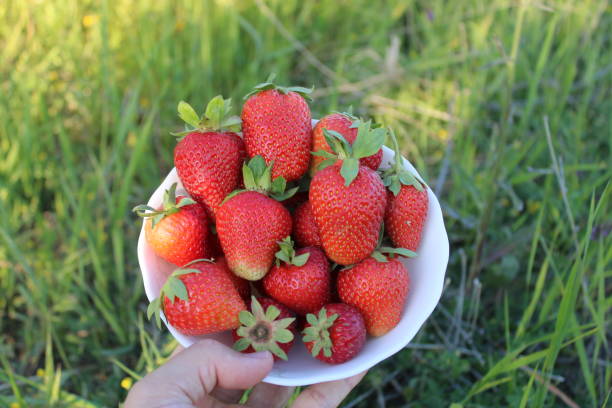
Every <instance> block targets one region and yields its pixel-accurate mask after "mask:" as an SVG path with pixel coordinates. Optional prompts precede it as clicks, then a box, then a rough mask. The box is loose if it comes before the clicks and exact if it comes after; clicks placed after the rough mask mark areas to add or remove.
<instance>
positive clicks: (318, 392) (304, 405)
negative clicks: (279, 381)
mask: <svg viewBox="0 0 612 408" xmlns="http://www.w3.org/2000/svg"><path fill="white" fill-rule="evenodd" d="M366 373H367V371H364V372H362V373H359V374H357V375H355V376H353V377H349V378H345V379H344V380H338V381H330V382H325V383H321V384H314V385H311V386H310V387H308V388H307V389H306V390H305V391H303V392H302V393H301V394H300V396H299V397H297V399H296V400H295V402H294V403H293V405H292V406H291V408H309V407H318V408H335V407H337V406H338V405H340V403H341V402H342V400H343V399H344V398H345V397H346V396H347V395H348V393H349V392H351V390H352V389H353V388H354V387H355V386H356V385H357V384H359V381H361V379H362V378H363V376H364V375H366Z"/></svg>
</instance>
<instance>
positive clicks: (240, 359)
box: [217, 351, 274, 389]
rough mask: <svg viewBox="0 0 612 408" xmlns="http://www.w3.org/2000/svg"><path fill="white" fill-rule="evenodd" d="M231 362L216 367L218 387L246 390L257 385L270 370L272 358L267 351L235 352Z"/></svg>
mask: <svg viewBox="0 0 612 408" xmlns="http://www.w3.org/2000/svg"><path fill="white" fill-rule="evenodd" d="M231 360H232V362H231V363H230V362H229V361H225V362H224V363H222V364H218V365H217V374H218V377H217V378H218V382H219V385H220V386H222V387H224V388H230V389H237V388H240V389H246V388H249V387H252V386H254V385H255V384H258V383H260V382H261V380H263V379H264V378H265V377H266V375H268V373H269V372H270V370H272V366H273V365H274V358H273V357H272V354H271V353H270V352H269V351H260V352H257V353H238V352H235V354H234V358H232V359H231Z"/></svg>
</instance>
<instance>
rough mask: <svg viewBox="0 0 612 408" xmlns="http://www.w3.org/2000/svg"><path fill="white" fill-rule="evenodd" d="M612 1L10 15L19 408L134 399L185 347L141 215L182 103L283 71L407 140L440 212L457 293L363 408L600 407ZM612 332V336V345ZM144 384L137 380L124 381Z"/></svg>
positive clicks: (57, 5) (11, 304) (1, 210)
mask: <svg viewBox="0 0 612 408" xmlns="http://www.w3.org/2000/svg"><path fill="white" fill-rule="evenodd" d="M611 14H612V9H611V7H610V6H609V4H608V3H607V2H606V1H603V0H599V1H591V0H580V1H552V0H551V1H544V2H540V1H508V0H491V1H487V2H481V1H477V0H473V1H471V0H470V1H451V2H448V1H443V0H427V1H425V0H422V1H421V0H413V1H410V0H406V1H400V0H394V1H385V2H372V1H365V0H350V1H349V0H339V1H333V2H332V1H326V2H322V1H321V2H303V1H297V0H282V1H281V0H265V1H264V0H257V1H255V2H250V1H240V0H217V1H213V0H199V1H184V2H174V1H170V0H157V1H148V0H105V1H90V0H84V1H77V0H64V1H42V0H39V1H29V0H28V1H26V0H22V1H10V0H9V1H8V2H7V1H3V2H1V3H0V157H1V159H0V243H1V244H0V293H1V296H0V329H1V331H0V363H1V364H0V406H10V407H18V406H19V407H30V406H34V407H35V406H41V407H48V406H82V407H94V406H116V405H117V403H118V402H119V401H121V400H122V399H123V398H124V397H125V395H126V392H127V391H126V390H125V389H124V388H122V386H121V384H123V385H124V386H126V388H127V386H128V385H129V380H125V378H134V379H137V378H138V377H139V376H140V375H143V374H145V373H146V372H147V371H150V370H152V369H154V368H155V367H156V366H157V365H159V364H160V363H161V362H163V360H164V358H165V357H166V356H167V355H168V353H169V352H170V351H171V350H172V349H173V347H174V346H175V343H174V342H173V341H172V340H171V339H170V336H169V335H168V334H167V332H160V331H159V330H156V329H155V328H154V327H153V326H152V325H151V324H150V323H149V322H147V321H146V319H143V316H144V313H143V312H144V310H145V306H146V302H145V296H144V292H143V288H142V282H141V278H140V274H139V270H138V265H137V261H136V256H135V250H136V237H137V233H138V230H139V223H140V221H139V220H137V219H136V217H134V216H133V215H132V214H131V213H130V211H129V210H130V209H131V208H132V206H134V205H135V204H138V203H141V202H142V201H143V200H145V199H146V197H148V196H149V194H150V193H151V191H152V190H153V189H154V187H155V186H156V185H157V184H158V183H159V181H160V180H161V178H162V177H163V175H165V174H166V172H167V171H168V170H169V169H170V168H171V166H172V151H173V146H174V144H175V141H174V138H172V137H171V136H170V135H169V134H168V132H169V131H171V130H175V129H177V128H179V126H180V122H179V120H178V118H177V116H176V114H175V112H176V104H177V102H178V101H179V100H181V99H185V100H188V101H190V102H191V103H192V104H193V105H194V106H199V107H201V106H202V105H203V103H204V102H205V101H207V100H208V99H209V98H211V97H212V96H214V95H216V94H218V93H223V94H224V95H225V96H232V97H234V98H235V100H236V101H239V100H240V97H241V96H242V95H243V94H245V93H246V92H247V90H248V89H249V88H250V87H251V86H252V85H253V84H255V83H257V82H259V81H261V80H262V79H264V78H265V77H266V76H267V74H268V73H269V72H271V71H275V72H278V73H279V77H280V79H281V80H282V81H284V82H291V83H297V84H301V85H305V86H310V85H312V84H315V85H316V87H317V91H316V94H315V96H316V100H315V102H314V103H313V104H312V109H313V114H314V115H315V116H319V115H323V114H325V113H326V112H329V111H330V110H335V109H344V108H345V107H347V106H348V105H353V106H354V107H357V110H358V111H359V113H361V114H364V115H369V116H372V117H374V118H376V119H377V120H380V121H382V122H383V123H385V124H386V125H389V126H393V127H394V128H395V129H396V132H397V133H398V134H399V135H400V136H401V138H402V148H403V151H404V153H405V155H406V157H408V158H409V159H410V160H411V161H412V162H413V163H414V164H415V166H416V167H417V168H418V169H419V170H420V171H421V174H422V175H423V176H424V177H425V178H426V180H427V181H428V183H429V184H430V186H432V188H434V189H435V191H436V193H437V195H438V197H439V198H440V200H441V203H442V206H443V210H444V214H445V219H446V225H447V229H448V231H449V236H450V240H451V259H450V264H449V268H448V272H447V282H446V288H445V292H444V295H443V298H442V301H441V303H440V305H439V307H438V308H437V310H436V311H435V313H434V314H433V316H432V318H431V319H430V320H429V321H428V323H427V324H426V325H425V327H424V328H423V329H422V330H421V331H420V333H419V335H418V336H417V337H416V339H415V340H414V341H413V342H412V344H410V345H409V346H408V347H407V348H406V349H405V350H404V351H402V352H401V353H399V354H398V355H396V356H395V357H394V358H392V359H389V360H388V361H385V362H384V363H383V364H381V365H379V366H377V367H376V368H374V369H372V370H371V371H370V373H369V375H368V376H367V377H366V379H365V380H364V381H363V383H362V384H361V385H360V386H359V387H358V388H356V389H355V390H354V391H353V393H352V394H351V395H350V396H349V398H348V399H347V401H346V406H350V407H372V406H380V407H384V406H387V407H397V406H410V407H421V406H422V407H438V406H440V407H447V406H449V405H451V404H452V403H455V405H452V406H453V408H457V407H460V406H461V405H463V406H465V407H492V406H513V407H518V406H520V407H550V406H570V407H576V406H582V407H600V406H605V405H606V401H608V403H609V398H610V388H611V376H612V365H611V362H610V361H611V358H610V355H611V354H610V353H611V351H610V346H609V344H608V343H607V342H606V336H609V335H610V331H609V324H610V317H609V315H606V312H609V310H610V307H611V306H612V296H610V295H611V293H612V283H611V277H612V268H611V264H612V262H611V258H612V237H611V234H610V232H611V230H612V219H611V217H610V211H611V203H610V196H611V191H610V189H611V187H610V185H609V184H610V179H611V177H610V176H611V166H610V163H612V159H611V152H610V141H611V138H612V121H611V120H610V116H611V112H612V95H611V93H612V91H611V89H612V50H611V42H610V39H611V36H610V33H611V32H612V15H611ZM608 339H609V337H608ZM122 380H123V381H122Z"/></svg>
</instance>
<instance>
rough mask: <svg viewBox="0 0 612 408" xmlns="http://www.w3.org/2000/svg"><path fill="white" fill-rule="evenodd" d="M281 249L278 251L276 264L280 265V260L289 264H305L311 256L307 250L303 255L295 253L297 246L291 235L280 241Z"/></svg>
mask: <svg viewBox="0 0 612 408" xmlns="http://www.w3.org/2000/svg"><path fill="white" fill-rule="evenodd" d="M278 246H279V248H280V249H279V251H278V252H276V254H275V256H276V266H279V265H280V262H281V261H282V262H285V263H286V264H289V265H295V266H304V265H305V264H306V262H308V258H309V257H310V253H309V252H305V253H303V254H301V255H297V256H296V255H295V248H294V244H293V240H292V239H291V236H288V237H286V238H285V239H283V240H282V241H278Z"/></svg>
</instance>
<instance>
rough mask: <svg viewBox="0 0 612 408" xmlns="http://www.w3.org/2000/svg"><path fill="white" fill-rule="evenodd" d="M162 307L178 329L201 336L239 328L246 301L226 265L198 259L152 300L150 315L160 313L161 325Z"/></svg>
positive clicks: (169, 321)
mask: <svg viewBox="0 0 612 408" xmlns="http://www.w3.org/2000/svg"><path fill="white" fill-rule="evenodd" d="M177 298H178V299H177ZM162 299H163V303H162ZM160 309H163V312H164V315H165V316H166V319H167V320H168V323H169V324H170V325H172V327H174V328H175V329H176V330H178V331H179V332H181V333H183V334H185V335H188V336H199V335H203V334H210V333H216V332H220V331H224V330H230V329H235V328H236V327H238V326H239V325H240V321H239V319H238V313H239V312H240V311H242V310H245V309H246V305H245V303H244V301H243V300H242V298H241V297H240V295H239V294H238V291H237V290H236V287H235V286H234V283H233V282H232V280H231V279H230V277H229V276H228V273H227V271H226V270H224V268H223V266H219V265H217V264H215V263H213V262H211V261H208V260H206V259H204V260H200V259H198V260H195V261H194V262H191V263H189V264H187V265H185V266H184V267H183V268H180V269H176V270H175V271H174V272H172V274H171V275H170V276H169V277H168V279H167V280H166V283H165V284H164V286H163V287H162V289H161V292H160V294H159V297H157V298H156V299H155V300H153V301H152V302H151V303H150V304H149V307H148V309H147V315H148V317H149V319H150V318H151V316H153V315H154V314H155V315H156V321H157V325H158V327H159V326H160Z"/></svg>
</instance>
